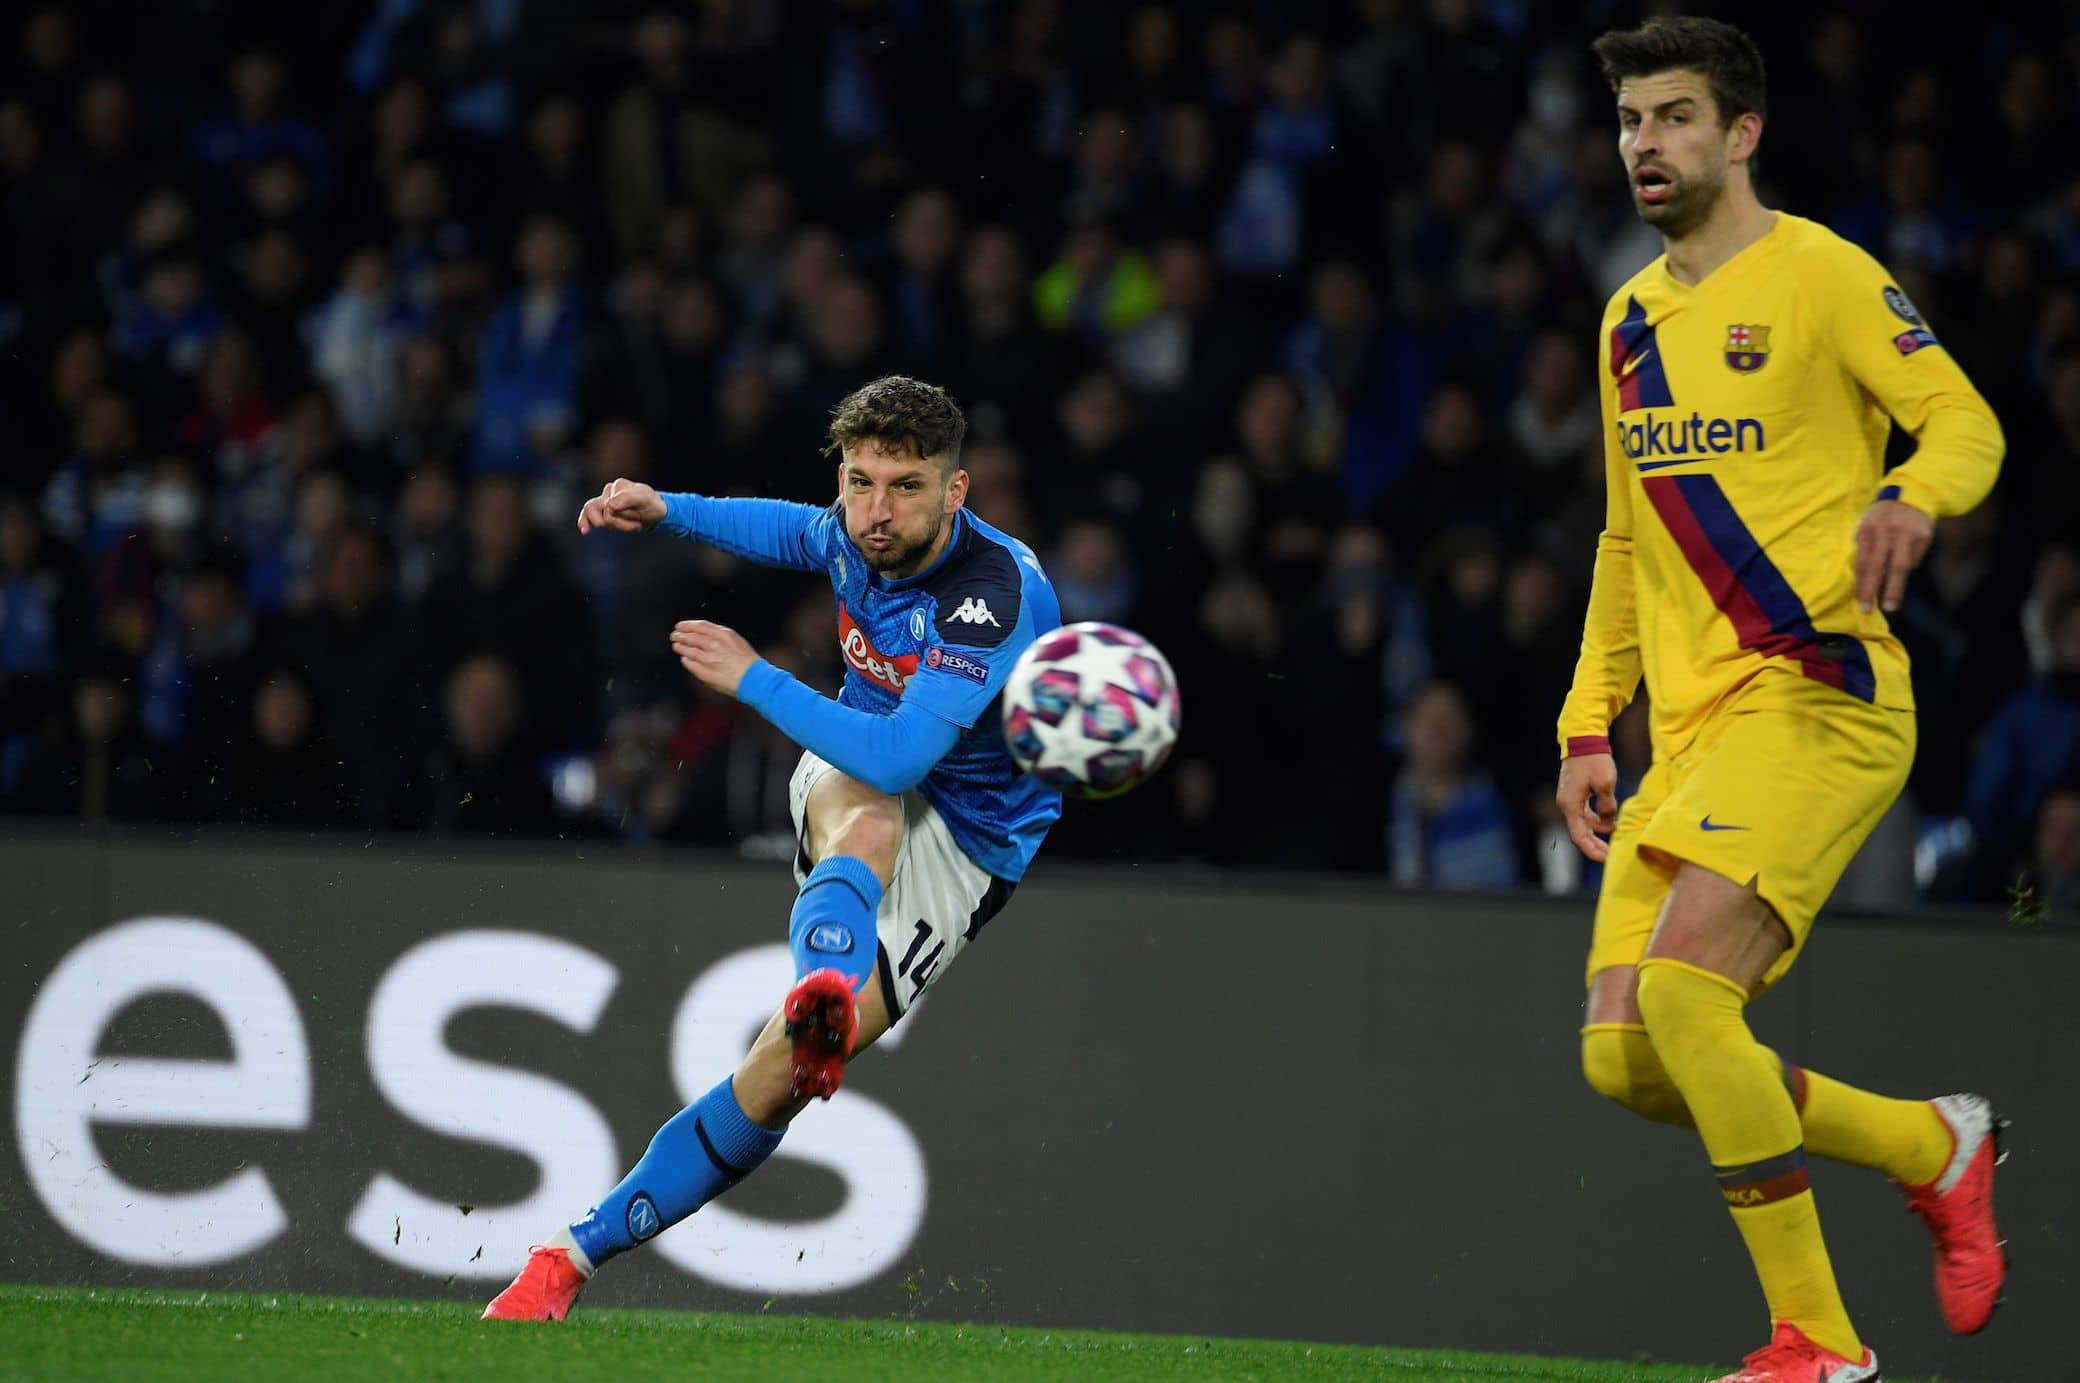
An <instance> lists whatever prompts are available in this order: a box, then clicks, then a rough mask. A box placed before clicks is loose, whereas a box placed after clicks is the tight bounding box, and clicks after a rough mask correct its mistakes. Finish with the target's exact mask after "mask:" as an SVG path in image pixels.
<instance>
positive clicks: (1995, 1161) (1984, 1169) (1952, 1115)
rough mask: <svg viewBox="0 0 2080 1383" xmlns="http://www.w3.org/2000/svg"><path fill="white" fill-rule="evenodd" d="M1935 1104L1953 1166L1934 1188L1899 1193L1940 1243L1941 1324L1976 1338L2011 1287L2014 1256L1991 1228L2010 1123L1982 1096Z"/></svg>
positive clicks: (1949, 1098)
mask: <svg viewBox="0 0 2080 1383" xmlns="http://www.w3.org/2000/svg"><path fill="white" fill-rule="evenodd" d="M1929 1104H1930V1105H1932V1106H1934V1108H1935V1111H1936V1114H1937V1115H1938V1116H1939V1117H1940V1118H1941V1119H1942V1121H1943V1122H1944V1123H1945V1124H1946V1125H1948V1126H1949V1129H1950V1139H1951V1153H1950V1162H1949V1164H1948V1165H1947V1166H1945V1167H1944V1168H1943V1170H1942V1173H1941V1174H1940V1175H1939V1176H1937V1177H1936V1179H1935V1180H1934V1181H1931V1182H1928V1183H1927V1184H1926V1185H1922V1186H1902V1187H1901V1188H1900V1189H1901V1190H1902V1191H1905V1192H1906V1193H1907V1209H1909V1210H1911V1211H1913V1212H1914V1213H1915V1214H1916V1215H1919V1216H1920V1217H1921V1221H1922V1223H1923V1224H1926V1225H1927V1226H1928V1232H1929V1234H1930V1235H1932V1236H1934V1238H1935V1241H1936V1299H1937V1300H1938V1301H1939V1302H1941V1303H1942V1306H1943V1321H1944V1323H1945V1324H1947V1325H1948V1326H1949V1327H1950V1328H1951V1329H1952V1330H1954V1331H1956V1332H1957V1333H1958V1334H1960V1335H1970V1334H1973V1333H1974V1332H1976V1331H1980V1330H1983V1329H1985V1328H1986V1322H1987V1320H1988V1319H1989V1318H1991V1317H1992V1315H1993V1308H1994V1307H1996V1306H1998V1305H2000V1303H2001V1288H2002V1287H2003V1286H2004V1285H2006V1283H2007V1280H2008V1255H2007V1253H2006V1252H2005V1251H2004V1250H2003V1249H2002V1247H2001V1235H2000V1230H1999V1229H1997V1228H1995V1226H1994V1223H1993V1169H1994V1168H1995V1167H1997V1166H1999V1165H2000V1163H2001V1162H2002V1160H2003V1159H2004V1157H2005V1156H2006V1155H2005V1154H2004V1153H2002V1152H2001V1130H2002V1129H2004V1128H2006V1127H2007V1121H2005V1120H2004V1119H2002V1118H2001V1117H2000V1116H1999V1115H1997V1114H1995V1113H1994V1112H1993V1105H1992V1104H1991V1103H1990V1102H1989V1101H1988V1100H1987V1099H1986V1097H1985V1096H1983V1095H1943V1096H1940V1097H1939V1098H1937V1099H1933V1100H1930V1101H1929Z"/></svg>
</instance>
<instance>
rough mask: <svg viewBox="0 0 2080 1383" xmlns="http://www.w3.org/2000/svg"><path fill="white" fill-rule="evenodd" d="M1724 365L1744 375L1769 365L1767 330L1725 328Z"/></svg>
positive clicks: (1761, 328)
mask: <svg viewBox="0 0 2080 1383" xmlns="http://www.w3.org/2000/svg"><path fill="white" fill-rule="evenodd" d="M1726 363H1727V364H1728V365H1729V366H1731V367H1732V368H1734V369H1736V370H1738V371H1740V372H1741V373H1742V374H1744V375H1752V374H1754V373H1755V372H1756V371H1757V370H1759V369H1761V368H1762V367H1763V366H1765V365H1767V364H1769V328H1768V327H1742V326H1732V327H1728V328H1726Z"/></svg>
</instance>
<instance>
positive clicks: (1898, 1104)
mask: <svg viewBox="0 0 2080 1383" xmlns="http://www.w3.org/2000/svg"><path fill="white" fill-rule="evenodd" d="M1779 1060H1780V1062H1781V1065H1782V1068H1783V1073H1784V1084H1785V1086H1786V1088H1787V1089H1789V1090H1790V1092H1791V1101H1792V1105H1793V1106H1794V1108H1796V1109H1797V1111H1798V1118H1799V1127H1800V1129H1801V1131H1802V1132H1803V1133H1804V1135H1805V1145H1806V1152H1807V1153H1808V1154H1809V1155H1810V1156H1813V1157H1824V1158H1827V1159H1828V1160H1830V1161H1833V1162H1845V1163H1848V1164H1849V1165H1851V1166H1856V1167H1868V1168H1870V1169H1871V1170H1872V1171H1876V1172H1882V1173H1884V1174H1885V1175H1886V1176H1887V1177H1890V1178H1891V1179H1892V1180H1893V1181H1894V1182H1895V1183H1896V1184H1897V1185H1898V1186H1899V1188H1900V1189H1901V1190H1902V1191H1903V1192H1905V1193H1906V1196H1907V1204H1908V1207H1909V1208H1910V1209H1912V1210H1913V1212H1914V1213H1915V1214H1916V1215H1919V1216H1920V1217H1921V1219H1922V1222H1923V1223H1925V1224H1926V1225H1927V1226H1928V1231H1929V1234H1930V1236H1931V1237H1932V1238H1933V1239H1934V1240H1935V1254H1936V1258H1935V1283H1936V1298H1937V1300H1938V1301H1939V1302H1940V1303H1941V1305H1942V1310H1943V1320H1944V1322H1945V1324H1947V1325H1948V1326H1949V1327H1950V1329H1952V1330H1954V1331H1956V1332H1957V1333H1958V1334H1961V1335H1969V1334H1972V1333H1974V1332H1976V1331H1978V1330H1982V1329H1984V1328H1985V1326H1986V1323H1987V1321H1988V1320H1990V1319H1991V1318H1992V1316H1993V1311H1994V1308H1995V1307H1996V1306H1997V1305H1998V1304H1999V1302H2000V1297H2001V1289H2002V1287H2003V1286H2004V1285H2005V1284H2006V1281H2007V1255H2006V1253H2005V1251H2004V1250H2003V1248H2002V1244H2001V1237H2000V1230H1999V1228H1998V1226H1997V1225H1996V1223H1995V1220H1994V1213H1993V1177H1994V1167H1995V1166H1996V1165H1998V1163H1999V1161H2000V1156H2001V1153H2000V1130H2001V1129H2002V1128H2003V1127H2005V1125H2004V1123H2003V1121H2002V1120H2001V1119H2000V1117H1999V1116H1998V1115H1997V1114H1996V1113H1995V1112H1994V1108H1993V1103H1992V1101H1990V1100H1988V1099H1987V1098H1986V1097H1985V1096H1984V1095H1977V1094H1970V1093H1964V1094H1955V1095H1942V1096H1938V1097H1937V1098H1935V1099H1932V1100H1903V1099H1897V1098H1894V1097H1892V1096H1889V1095H1880V1094H1876V1093H1874V1092H1872V1091H1869V1090H1861V1089H1858V1088H1857V1087H1855V1086H1853V1085H1848V1084H1846V1083H1844V1082H1842V1081H1839V1080H1835V1079H1834V1078H1832V1077H1830V1076H1825V1075H1822V1074H1821V1073H1820V1072H1818V1071H1814V1070H1811V1069H1810V1068H1807V1067H1803V1066H1798V1065H1795V1064H1793V1063H1792V1062H1791V1061H1789V1060H1786V1059H1783V1058H1781V1057H1780V1058H1779ZM1582 1069H1583V1072H1584V1074H1585V1075H1586V1076H1587V1078H1588V1081H1589V1084H1590V1085H1591V1086H1592V1087H1593V1088H1594V1089H1595V1090H1596V1092H1597V1093H1598V1094H1600V1095H1602V1096H1604V1097H1605V1098H1606V1099H1609V1100H1611V1101H1613V1102H1614V1103H1617V1104H1619V1105H1622V1106H1624V1107H1625V1108H1627V1109H1630V1110H1631V1111H1632V1112H1633V1113H1635V1114H1638V1115H1639V1116H1640V1117H1642V1118H1645V1119H1651V1120H1653V1121H1654V1122H1656V1123H1662V1124H1672V1125H1675V1126H1677V1127H1681V1128H1695V1127H1696V1123H1695V1121H1694V1120H1693V1119H1692V1118H1691V1117H1690V1109H1689V1106H1687V1105H1685V1104H1684V1103H1683V1097H1682V1094H1681V1092H1680V1091H1678V1090H1677V1089H1676V1087H1675V1082H1674V1081H1673V1080H1671V1079H1670V1078H1669V1075H1668V1071H1667V1069H1666V1068H1665V1067H1663V1066H1662V1064H1661V1058H1660V1056H1659V1055H1658V1054H1656V1052H1655V1050H1654V1043H1653V1040H1652V1039H1651V1038H1650V1037H1648V1035H1647V1027H1646V1020H1645V1019H1644V1018H1643V1017H1642V1016H1641V1014H1640V1011H1639V968H1638V967H1637V966H1632V965H1611V966H1607V967H1605V968H1603V969H1601V970H1599V971H1597V972H1596V974H1595V975H1594V976H1593V977H1591V979H1590V982H1589V1001H1588V1007H1587V1011H1586V1017H1585V1021H1584V1023H1583V1026H1582Z"/></svg>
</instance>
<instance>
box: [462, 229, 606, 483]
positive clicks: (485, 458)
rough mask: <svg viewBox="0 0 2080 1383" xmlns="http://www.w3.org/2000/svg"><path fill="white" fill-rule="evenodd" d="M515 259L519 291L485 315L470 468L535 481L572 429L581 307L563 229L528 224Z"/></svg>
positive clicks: (570, 244) (574, 250)
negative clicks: (488, 316)
mask: <svg viewBox="0 0 2080 1383" xmlns="http://www.w3.org/2000/svg"><path fill="white" fill-rule="evenodd" d="M514 258H515V260H516V261H517V263H518V267H519V270H520V279H521V287H520V290H519V291H518V292H517V293H515V294H514V295H513V296H511V297H509V298H507V299H506V300H505V302H504V303H502V304H500V306H499V309H498V311H497V312H495V313H494V314H492V318H491V323H490V326H489V327H488V328H486V330H485V333H484V342H483V350H482V354H481V355H480V356H479V358H478V367H477V397H476V411H477V423H476V433H475V436H474V437H473V438H472V440H471V444H470V466H471V468H472V469H474V470H477V471H480V472H483V471H514V472H518V473H520V474H522V475H531V476H540V475H545V474H547V472H548V470H549V467H550V465H551V463H552V461H553V460H554V458H555V456H556V454H557V452H558V450H559V449H560V448H561V447H562V446H563V444H564V443H565V442H566V441H568V440H569V439H570V437H571V435H572V432H573V430H574V429H575V428H576V427H577V424H578V364H579V360H580V357H581V354H582V351H583V347H584V340H585V323H586V315H587V305H586V299H585V295H584V293H583V292H581V291H580V290H579V288H578V285H577V281H576V275H577V270H578V245H577V242H576V240H575V239H574V238H573V236H572V234H571V231H570V228H569V227H568V226H566V225H564V224H563V223H562V222H560V221H557V220H554V219H551V218H549V217H546V216H537V217H534V218H532V219H531V220H529V221H528V223H527V225H526V227H525V229H523V230H522V231H521V232H520V238H519V242H518V244H517V245H516V247H515V249H514Z"/></svg>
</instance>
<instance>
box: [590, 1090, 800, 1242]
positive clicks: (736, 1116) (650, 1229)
mask: <svg viewBox="0 0 2080 1383" xmlns="http://www.w3.org/2000/svg"><path fill="white" fill-rule="evenodd" d="M730 1080H731V1077H728V1076H725V1077H723V1079H722V1083H721V1084H720V1085H718V1086H716V1087H715V1088H714V1089H713V1090H710V1091H709V1092H708V1093H707V1094H705V1095H703V1096H701V1097H700V1098H699V1099H698V1100H695V1101H694V1102H693V1103H692V1104H690V1105H688V1106H687V1107H686V1108H684V1109H682V1110H680V1111H679V1112H678V1113H677V1114H674V1115H673V1116H672V1117H671V1118H670V1119H669V1120H667V1121H666V1123H665V1126H664V1127H663V1128H661V1129H659V1130H658V1131H657V1136H656V1137H654V1138H652V1139H651V1140H650V1150H649V1151H648V1152H646V1153H644V1154H643V1160H642V1161H640V1162H638V1163H636V1165H635V1168H634V1170H632V1171H631V1172H629V1174H628V1175H627V1176H625V1177H623V1178H622V1179H621V1184H620V1185H619V1186H616V1187H615V1188H614V1189H613V1190H611V1191H609V1192H608V1193H607V1194H606V1196H605V1198H603V1199H602V1200H601V1201H600V1203H599V1204H598V1205H596V1206H594V1207H593V1208H592V1209H591V1210H590V1211H588V1212H586V1215H585V1218H584V1219H582V1220H579V1221H578V1222H577V1223H576V1224H573V1225H572V1226H571V1237H572V1238H573V1239H575V1240H577V1241H578V1247H579V1248H581V1249H583V1250H584V1251H585V1256H586V1257H587V1258H590V1259H591V1260H592V1266H593V1267H595V1268H596V1267H598V1266H599V1265H600V1264H602V1263H604V1262H606V1261H607V1260H608V1259H609V1258H612V1257H613V1256H614V1255H615V1254H617V1253H626V1252H628V1250H630V1249H632V1248H634V1247H635V1246H636V1245H637V1244H640V1243H641V1242H643V1240H645V1239H650V1238H654V1237H655V1236H657V1235H658V1234H660V1233H662V1232H663V1231H665V1230H667V1229H670V1228H671V1227H672V1226H673V1225H675V1224H677V1223H679V1221H681V1220H683V1219H685V1218H686V1217H687V1216H688V1215H691V1214H692V1213H693V1212H694V1211H696V1210H698V1209H700V1208H701V1207H702V1206H704V1205H706V1204H707V1203H708V1202H709V1201H711V1200H714V1199H715V1198H716V1197H717V1196H719V1195H721V1194H722V1193H723V1192H724V1191H727V1190H728V1189H729V1188H730V1187H732V1186H734V1185H736V1184H737V1183H738V1182H740V1181H742V1180H743V1179H744V1178H745V1177H747V1176H750V1175H751V1173H752V1172H754V1171H756V1170H757V1169H758V1165H759V1164H760V1163H761V1162H764V1161H765V1160H766V1158H767V1157H768V1156H769V1155H770V1154H771V1153H772V1151H773V1149H775V1148H777V1147H779V1146H780V1139H781V1136H782V1135H783V1134H785V1133H786V1132H787V1130H785V1129H774V1128H764V1127H762V1126H760V1125H758V1124H754V1123H752V1122H751V1118H750V1116H749V1115H747V1114H745V1113H744V1111H743V1109H742V1108H740V1107H739V1106H738V1104H737V1096H736V1093H735V1092H734V1091H733V1090H731V1089H730Z"/></svg>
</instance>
